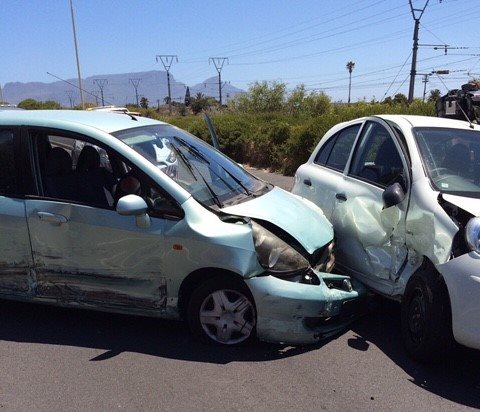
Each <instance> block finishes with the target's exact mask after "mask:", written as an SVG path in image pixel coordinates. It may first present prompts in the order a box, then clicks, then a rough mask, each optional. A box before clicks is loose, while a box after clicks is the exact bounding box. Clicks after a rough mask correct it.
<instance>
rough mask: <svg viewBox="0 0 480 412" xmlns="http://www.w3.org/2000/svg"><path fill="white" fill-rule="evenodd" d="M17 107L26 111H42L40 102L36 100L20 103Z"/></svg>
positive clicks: (26, 100)
mask: <svg viewBox="0 0 480 412" xmlns="http://www.w3.org/2000/svg"><path fill="white" fill-rule="evenodd" d="M17 107H20V108H21V109H25V110H38V109H40V102H39V101H37V100H35V99H25V100H22V101H21V102H20V103H18V105H17Z"/></svg>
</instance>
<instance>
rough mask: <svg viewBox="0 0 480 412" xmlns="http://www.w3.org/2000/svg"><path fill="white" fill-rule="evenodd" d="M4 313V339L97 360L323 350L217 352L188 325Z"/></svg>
mask: <svg viewBox="0 0 480 412" xmlns="http://www.w3.org/2000/svg"><path fill="white" fill-rule="evenodd" d="M0 314H1V315H0V340H4V341H10V342H31V343H43V344H49V345H67V346H76V347H84V348H95V349H104V350H105V352H104V353H102V354H101V355H99V356H96V357H95V358H92V359H91V361H102V360H107V359H110V358H113V357H115V356H117V355H119V354H120V353H122V352H134V353H143V354H147V355H152V356H158V357H163V358H171V359H181V360H186V361H194V362H207V363H215V364H227V363H229V362H238V361H245V362H257V361H268V360H275V359H281V358H286V357H289V356H294V355H297V354H299V353H305V352H308V351H310V350H315V349H317V348H318V347H319V346H318V345H316V346H308V347H304V348H300V347H289V346H281V345H273V344H267V343H261V342H258V343H254V344H251V345H248V346H244V347H242V346H240V347H227V348H222V347H215V346H210V345H204V344H201V343H198V342H196V341H195V340H194V339H193V337H192V336H191V335H190V332H189V331H188V329H187V326H186V324H185V323H184V322H178V321H168V320H163V319H156V318H147V317H137V316H128V315H120V314H110V313H103V312H95V311H88V310H78V309H63V308H56V307H52V306H44V305H36V304H29V303H19V302H10V301H2V300H0Z"/></svg>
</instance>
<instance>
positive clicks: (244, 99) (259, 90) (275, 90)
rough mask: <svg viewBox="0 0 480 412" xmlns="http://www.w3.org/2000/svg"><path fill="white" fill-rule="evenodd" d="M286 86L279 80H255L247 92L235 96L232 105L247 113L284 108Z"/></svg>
mask: <svg viewBox="0 0 480 412" xmlns="http://www.w3.org/2000/svg"><path fill="white" fill-rule="evenodd" d="M286 88H287V86H286V84H285V83H280V82H266V81H263V82H255V83H254V84H253V86H251V87H250V88H249V89H248V91H247V93H244V94H241V95H239V96H237V97H236V99H234V101H233V102H232V105H233V106H234V107H235V108H236V109H237V110H239V111H241V112H247V113H272V112H279V111H282V110H283V108H284V104H285V91H286Z"/></svg>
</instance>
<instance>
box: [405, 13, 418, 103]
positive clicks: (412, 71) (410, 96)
mask: <svg viewBox="0 0 480 412" xmlns="http://www.w3.org/2000/svg"><path fill="white" fill-rule="evenodd" d="M419 27H420V20H419V19H415V29H414V31H413V51H412V67H411V69H410V87H409V88H408V102H409V103H412V101H413V91H414V88H415V75H416V72H417V51H418V28H419Z"/></svg>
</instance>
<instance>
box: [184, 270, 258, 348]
mask: <svg viewBox="0 0 480 412" xmlns="http://www.w3.org/2000/svg"><path fill="white" fill-rule="evenodd" d="M187 316H188V324H189V326H190V329H191V331H192V333H193V334H194V335H195V336H196V337H197V338H198V339H200V340H201V341H203V342H207V343H214V344H220V345H238V344H241V343H245V342H247V341H250V340H252V339H253V338H254V336H255V326H256V312H255V304H254V301H253V297H252V295H251V293H250V291H249V289H248V287H247V286H246V285H245V283H244V282H243V281H242V280H241V279H236V278H233V277H225V276H217V277H214V278H211V279H208V280H207V281H205V282H204V283H202V284H201V285H200V286H199V287H198V288H197V289H196V290H194V292H193V293H192V296H191V298H190V302H189V305H188V313H187Z"/></svg>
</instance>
